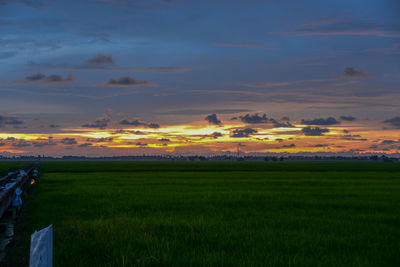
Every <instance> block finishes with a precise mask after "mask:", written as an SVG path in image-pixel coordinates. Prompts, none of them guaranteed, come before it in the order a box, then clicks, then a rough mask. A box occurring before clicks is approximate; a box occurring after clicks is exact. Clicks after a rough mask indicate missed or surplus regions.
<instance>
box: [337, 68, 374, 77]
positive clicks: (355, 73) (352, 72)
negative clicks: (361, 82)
mask: <svg viewBox="0 0 400 267" xmlns="http://www.w3.org/2000/svg"><path fill="white" fill-rule="evenodd" d="M370 76H372V74H370V73H366V72H364V71H362V70H357V69H355V68H351V67H345V68H344V69H343V72H342V77H346V78H366V77H370Z"/></svg>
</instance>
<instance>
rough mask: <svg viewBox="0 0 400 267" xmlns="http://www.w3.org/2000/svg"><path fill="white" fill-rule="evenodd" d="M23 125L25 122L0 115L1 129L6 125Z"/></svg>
mask: <svg viewBox="0 0 400 267" xmlns="http://www.w3.org/2000/svg"><path fill="white" fill-rule="evenodd" d="M22 124H24V121H22V120H20V119H18V118H15V117H8V116H2V115H0V128H1V127H3V126H4V125H14V126H18V125H22Z"/></svg>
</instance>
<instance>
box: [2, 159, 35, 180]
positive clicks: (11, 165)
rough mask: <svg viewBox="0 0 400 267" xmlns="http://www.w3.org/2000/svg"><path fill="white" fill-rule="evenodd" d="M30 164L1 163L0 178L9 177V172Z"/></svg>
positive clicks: (20, 162)
mask: <svg viewBox="0 0 400 267" xmlns="http://www.w3.org/2000/svg"><path fill="white" fill-rule="evenodd" d="M29 163H30V162H27V161H0V178H1V177H3V176H4V175H7V173H8V172H11V171H16V170H18V169H20V168H22V167H25V166H26V165H28V164H29Z"/></svg>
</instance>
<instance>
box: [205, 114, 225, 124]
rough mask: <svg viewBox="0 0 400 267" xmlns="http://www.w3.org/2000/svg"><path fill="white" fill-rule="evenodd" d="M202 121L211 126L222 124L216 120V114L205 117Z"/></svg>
mask: <svg viewBox="0 0 400 267" xmlns="http://www.w3.org/2000/svg"><path fill="white" fill-rule="evenodd" d="M204 119H205V120H206V121H208V122H209V123H211V124H215V125H222V122H221V121H220V120H219V119H218V118H217V114H215V113H213V114H210V115H208V116H206V117H205V118H204Z"/></svg>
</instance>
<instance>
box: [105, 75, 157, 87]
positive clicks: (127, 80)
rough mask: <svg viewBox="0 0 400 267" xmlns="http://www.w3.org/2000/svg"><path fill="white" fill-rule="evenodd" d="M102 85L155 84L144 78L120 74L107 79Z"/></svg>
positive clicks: (131, 85) (132, 85) (134, 85)
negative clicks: (120, 75)
mask: <svg viewBox="0 0 400 267" xmlns="http://www.w3.org/2000/svg"><path fill="white" fill-rule="evenodd" d="M104 85H106V86H111V87H136V86H154V85H155V84H153V83H151V82H148V81H144V80H136V79H135V78H133V77H128V76H122V77H119V78H113V79H109V80H108V81H106V82H105V83H104Z"/></svg>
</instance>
